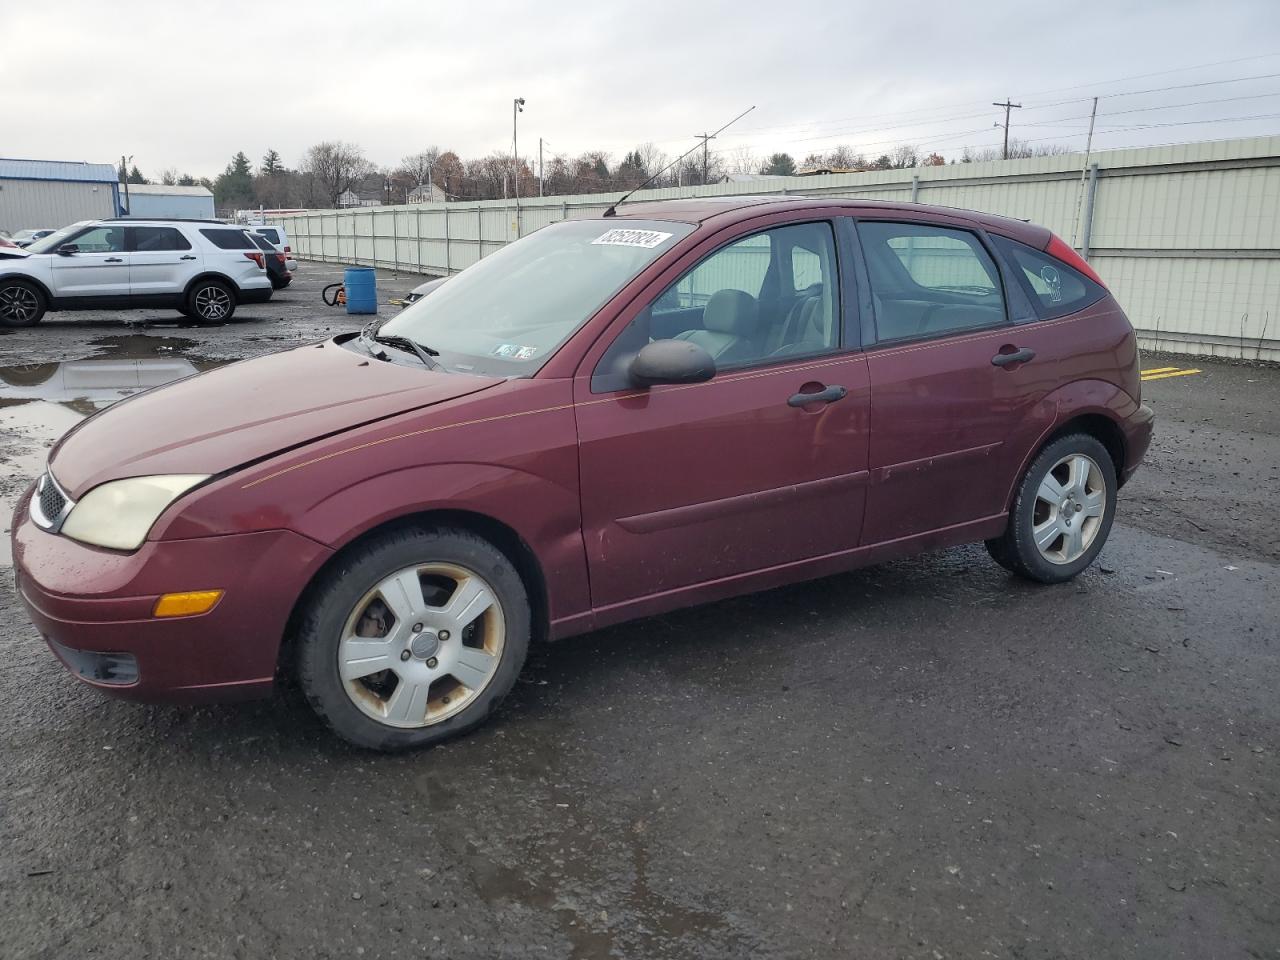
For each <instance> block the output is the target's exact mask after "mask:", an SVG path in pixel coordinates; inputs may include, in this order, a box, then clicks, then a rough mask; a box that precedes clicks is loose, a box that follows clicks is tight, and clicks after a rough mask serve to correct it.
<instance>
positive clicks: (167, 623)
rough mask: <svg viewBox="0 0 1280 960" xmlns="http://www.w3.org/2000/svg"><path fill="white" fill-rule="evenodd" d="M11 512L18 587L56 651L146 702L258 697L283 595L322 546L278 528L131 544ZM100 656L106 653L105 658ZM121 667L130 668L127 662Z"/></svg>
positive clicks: (314, 562) (97, 680)
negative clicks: (174, 603) (198, 597)
mask: <svg viewBox="0 0 1280 960" xmlns="http://www.w3.org/2000/svg"><path fill="white" fill-rule="evenodd" d="M29 499H30V492H29V491H28V493H27V495H26V496H24V497H23V498H22V500H21V501H20V502H19V504H18V508H17V510H16V511H15V516H14V520H15V522H14V525H13V533H12V540H13V560H14V572H15V576H16V579H17V586H18V593H19V595H20V596H21V597H22V602H23V604H24V605H25V606H26V608H27V612H28V614H29V615H30V617H31V620H32V622H33V623H34V624H35V626H36V629H37V630H39V631H40V634H41V636H42V637H43V638H44V639H45V640H46V642H48V643H49V646H50V649H51V650H53V652H54V653H55V655H57V656H58V659H59V660H60V661H62V663H63V665H64V666H66V667H67V669H68V670H70V671H71V672H72V673H73V674H74V675H75V676H76V677H78V678H79V679H80V680H82V681H83V682H85V683H87V684H89V685H91V686H94V687H98V688H99V689H102V690H104V691H106V692H109V693H112V694H115V695H118V696H122V697H126V698H129V699H134V700H142V701H146V702H153V703H158V702H170V703H196V702H204V701H211V700H235V699H249V698H252V697H258V696H265V695H267V694H268V693H269V692H270V691H271V688H272V685H273V682H274V677H275V670H276V662H277V659H278V656H279V652H280V643H281V641H282V639H283V637H284V632H285V628H286V624H287V623H288V619H289V615H290V613H291V612H292V609H293V605H294V602H295V601H296V600H297V598H298V596H299V595H300V593H301V592H302V590H303V589H304V588H305V586H306V584H307V582H308V581H309V580H310V578H311V576H312V575H313V574H314V572H315V571H316V570H317V569H319V567H320V565H321V564H323V563H324V561H325V560H326V559H327V558H328V557H329V556H330V555H331V553H332V551H330V550H329V549H328V548H327V547H325V546H323V545H321V544H319V543H316V542H315V541H313V540H310V539H308V538H306V537H303V536H301V535H300V534H296V533H293V532H292V531H288V530H270V531H262V532H257V533H243V534H229V535H226V536H218V537H200V538H197V539H191V540H164V541H150V540H149V541H147V542H146V543H145V544H143V546H142V547H141V548H140V549H139V550H137V551H136V552H134V553H129V554H125V553H119V552H116V551H112V550H101V549H97V548H95V547H90V546H86V545H85V544H82V543H78V542H76V541H74V540H71V539H69V538H67V537H63V536H58V535H55V534H50V533H46V532H45V531H43V530H41V529H40V528H39V527H37V526H36V525H35V524H34V523H32V522H31V520H30V518H29V516H28V513H27V503H28V501H29ZM204 589H221V590H225V591H226V592H225V594H224V596H223V597H222V599H221V600H220V601H219V602H218V604H217V605H216V606H214V607H213V609H211V610H209V611H208V612H207V613H203V614H199V615H197V616H189V617H169V618H157V617H155V616H153V615H152V611H153V610H154V608H155V603H156V600H157V599H159V597H160V596H161V595H163V594H165V593H173V592H178V591H185V590H204ZM104 655H109V656H104ZM131 671H132V672H131Z"/></svg>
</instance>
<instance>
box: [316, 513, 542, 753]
mask: <svg viewBox="0 0 1280 960" xmlns="http://www.w3.org/2000/svg"><path fill="white" fill-rule="evenodd" d="M427 564H435V565H450V566H456V567H459V568H464V569H465V570H467V571H469V572H472V573H474V574H476V575H478V577H479V578H482V580H483V582H484V584H485V585H486V586H488V587H489V588H491V591H492V594H493V595H494V596H495V597H496V599H497V610H498V615H499V616H501V618H502V623H503V624H504V630H503V634H504V638H503V641H502V646H501V650H500V652H499V653H498V654H497V663H496V668H495V669H494V670H493V672H492V673H491V674H490V675H489V678H488V680H487V682H486V683H485V684H484V685H483V687H482V688H480V689H479V690H478V692H475V693H473V694H472V693H468V694H465V695H462V696H470V699H469V700H468V701H466V702H465V705H464V706H462V707H461V708H457V707H455V708H454V709H455V710H456V712H453V713H451V714H448V715H447V716H444V717H443V718H442V719H439V720H435V721H431V722H430V723H429V724H428V725H425V726H415V727H402V726H394V725H392V724H391V723H389V722H382V721H379V720H378V719H375V718H374V717H373V716H371V715H370V713H369V712H367V711H366V709H362V708H361V707H360V706H357V705H356V702H355V700H354V699H353V694H351V693H349V692H348V684H363V683H364V682H365V681H364V680H361V681H344V680H343V678H342V676H341V674H340V672H339V653H340V648H341V642H342V636H343V634H344V632H345V631H346V629H347V625H348V622H349V621H350V620H352V618H354V617H355V616H356V615H357V614H358V613H359V610H360V608H361V607H363V606H364V605H365V603H366V602H367V598H368V597H369V595H370V593H371V592H373V591H375V590H376V588H377V585H378V584H380V583H382V582H383V581H385V580H387V579H388V578H390V577H392V576H393V575H395V574H397V573H399V572H400V571H404V570H406V569H408V568H411V567H415V566H423V565H427ZM420 583H425V581H423V580H422V579H421V578H420ZM446 596H447V594H446ZM301 609H302V610H303V613H302V615H301V616H300V617H299V618H298V627H297V632H296V634H295V641H296V673H297V679H298V683H299V686H300V687H301V688H302V692H303V693H304V694H305V696H306V698H307V701H308V702H309V703H310V704H311V707H312V709H313V710H315V712H316V713H317V714H318V715H319V716H320V717H321V718H322V719H323V720H324V721H325V722H326V723H327V724H328V725H329V727H330V728H331V729H332V730H333V731H334V732H335V733H336V734H338V736H340V737H342V738H343V739H344V740H347V741H348V742H350V743H353V744H355V745H356V746H359V747H365V748H368V749H371V750H381V751H387V752H391V751H399V750H411V749H415V748H419V747H426V746H431V745H434V744H437V743H440V742H441V741H443V740H446V739H449V738H451V737H455V736H458V735H460V734H463V733H466V732H467V731H469V730H472V729H474V728H475V727H477V726H479V725H480V724H481V723H483V722H484V721H485V720H486V719H487V718H488V716H489V714H490V713H492V711H493V709H494V708H495V707H496V706H497V705H498V703H499V702H501V700H502V698H503V697H505V696H506V695H507V694H508V693H510V692H511V688H512V687H513V686H514V685H515V682H516V677H517V676H519V674H520V670H521V668H522V667H523V666H524V660H525V655H526V654H527V653H528V649H529V638H530V636H531V634H532V626H533V625H532V614H531V611H530V606H529V599H528V595H527V593H526V591H525V587H524V583H523V581H522V580H521V579H520V575H519V574H518V573H517V572H516V570H515V567H513V566H512V564H511V561H510V560H508V559H507V557H506V555H505V554H503V553H502V551H500V550H498V549H497V548H496V547H494V546H493V545H492V544H491V543H489V542H488V541H487V540H484V539H483V538H481V537H478V536H476V535H475V534H473V533H470V532H468V531H465V530H458V529H452V528H426V527H412V528H404V529H400V530H394V531H391V532H388V533H385V534H381V535H377V536H374V537H372V538H370V539H368V540H366V541H364V542H362V543H360V544H358V545H356V546H355V547H353V548H352V549H350V550H349V551H348V552H346V553H345V554H343V555H341V556H340V557H339V559H338V561H337V562H335V563H334V564H333V565H332V566H331V567H330V568H329V569H328V570H327V571H325V573H324V574H322V575H321V577H320V578H319V579H318V580H317V581H316V583H314V584H313V585H312V587H311V588H310V589H309V590H308V592H307V595H306V596H305V597H304V598H303V601H302V605H301ZM367 609H368V608H366V610H367ZM383 609H384V610H386V609H387V608H385V607H384V608H383ZM490 615H491V614H490V613H489V612H486V613H484V614H481V615H480V617H478V618H477V620H476V622H477V623H479V622H480V619H481V618H483V617H488V616H490ZM391 616H393V617H394V614H392V615H391ZM418 626H421V624H419V625H418ZM391 631H392V627H390V626H389V627H388V628H387V636H388V637H390V636H391ZM465 632H466V631H461V633H462V634H463V636H459V637H445V636H444V634H443V633H441V634H440V635H439V638H438V639H439V642H438V649H439V656H440V658H441V663H443V662H444V659H445V656H446V654H445V647H444V642H445V641H451V642H454V643H456V644H463V643H465V639H464V636H465ZM424 634H425V635H427V636H430V635H431V630H430V629H428V630H426V631H422V632H419V633H416V634H412V636H414V637H422V636H424ZM359 636H361V637H364V636H368V634H359ZM379 638H380V637H379ZM410 646H413V644H411V645H410ZM397 649H398V648H397ZM425 656H426V654H423V653H417V652H415V653H414V654H413V655H412V656H411V655H410V651H409V650H408V649H406V650H404V651H402V652H401V654H400V656H399V657H396V658H392V659H402V658H403V659H404V660H406V661H407V667H412V668H416V667H417V666H418V662H419V661H418V659H417V658H418V657H422V658H425ZM425 665H426V666H435V660H434V657H433V658H432V659H431V660H426V661H425ZM368 679H374V680H378V681H379V682H383V683H393V684H394V686H392V687H391V692H392V693H394V690H395V689H396V687H398V686H399V683H400V681H399V679H398V674H397V679H394V680H393V679H392V678H391V674H390V671H385V672H384V673H381V674H376V675H374V676H373V677H371V678H366V680H368ZM443 680H444V683H445V684H446V686H445V688H444V692H445V694H446V696H445V697H444V702H445V703H447V702H448V698H447V694H448V693H449V692H450V689H449V687H448V684H449V683H450V682H451V678H450V677H449V675H448V674H445V675H444V678H443ZM477 686H479V685H477ZM425 689H426V690H427V691H428V692H427V693H426V695H425V697H429V698H431V700H432V701H433V702H434V701H435V700H436V699H437V698H438V697H439V696H440V694H439V693H437V692H436V691H439V690H440V689H441V687H440V686H439V683H438V682H437V681H429V682H428V683H427V685H426V688H425ZM425 697H424V702H425ZM362 699H365V700H367V701H369V702H373V700H372V699H371V697H370V695H365V696H364V697H362ZM390 700H391V697H390V695H388V697H387V699H386V701H385V703H386V704H389V703H390ZM429 709H431V708H430V707H429V706H427V707H424V719H425V717H426V715H427V714H426V711H427V710H429Z"/></svg>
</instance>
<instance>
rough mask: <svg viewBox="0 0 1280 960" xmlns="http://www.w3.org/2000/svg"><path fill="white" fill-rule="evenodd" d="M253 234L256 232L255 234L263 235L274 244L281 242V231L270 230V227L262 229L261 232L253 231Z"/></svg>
mask: <svg viewBox="0 0 1280 960" xmlns="http://www.w3.org/2000/svg"><path fill="white" fill-rule="evenodd" d="M253 232H254V233H260V234H262V236H264V237H266V238H267V239H268V240H270V241H271V242H272V243H275V244H278V243H279V242H280V231H279V230H272V229H270V228H269V227H264V228H263V229H261V230H255V231H253Z"/></svg>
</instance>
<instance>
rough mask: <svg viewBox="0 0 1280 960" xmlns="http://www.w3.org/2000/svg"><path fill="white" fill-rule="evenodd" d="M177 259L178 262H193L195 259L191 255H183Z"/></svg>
mask: <svg viewBox="0 0 1280 960" xmlns="http://www.w3.org/2000/svg"><path fill="white" fill-rule="evenodd" d="M178 259H179V260H195V259H197V258H196V257H193V256H192V255H191V254H189V253H188V254H185V255H184V256H181V257H179V258H178Z"/></svg>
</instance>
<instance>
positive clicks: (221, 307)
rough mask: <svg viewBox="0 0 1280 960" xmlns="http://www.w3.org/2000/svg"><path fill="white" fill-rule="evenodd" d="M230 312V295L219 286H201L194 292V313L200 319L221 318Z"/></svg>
mask: <svg viewBox="0 0 1280 960" xmlns="http://www.w3.org/2000/svg"><path fill="white" fill-rule="evenodd" d="M230 312H231V297H230V296H228V294H227V291H225V290H223V289H222V288H221V287H215V286H212V285H210V286H207V287H202V288H200V290H198V291H197V292H196V313H197V314H199V316H200V319H201V320H221V319H223V318H224V317H225V316H226V315H227V314H228V313H230Z"/></svg>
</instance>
